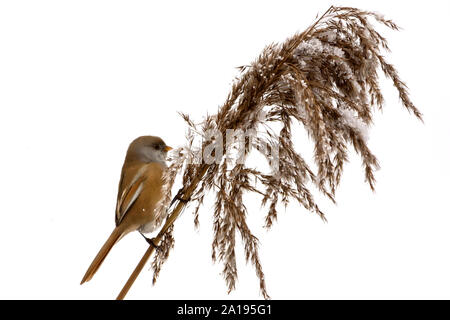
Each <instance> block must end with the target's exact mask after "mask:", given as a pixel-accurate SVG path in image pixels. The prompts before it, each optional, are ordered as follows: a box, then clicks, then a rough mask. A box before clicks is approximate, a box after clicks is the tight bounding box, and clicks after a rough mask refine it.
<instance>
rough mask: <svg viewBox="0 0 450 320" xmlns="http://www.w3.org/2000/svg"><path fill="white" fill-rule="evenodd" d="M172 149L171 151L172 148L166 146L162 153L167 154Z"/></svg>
mask: <svg viewBox="0 0 450 320" xmlns="http://www.w3.org/2000/svg"><path fill="white" fill-rule="evenodd" d="M172 149H173V148H172V147H169V146H166V147H165V148H164V151H166V152H168V151H170V150H172Z"/></svg>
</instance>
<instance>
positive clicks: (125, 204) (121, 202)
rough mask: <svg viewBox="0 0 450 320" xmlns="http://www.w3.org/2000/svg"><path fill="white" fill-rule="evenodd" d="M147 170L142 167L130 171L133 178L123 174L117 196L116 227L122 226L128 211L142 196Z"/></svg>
mask: <svg viewBox="0 0 450 320" xmlns="http://www.w3.org/2000/svg"><path fill="white" fill-rule="evenodd" d="M146 169H147V168H146V166H140V168H139V169H138V170H130V171H132V172H133V173H131V177H127V176H126V175H125V174H124V173H122V177H121V181H120V185H119V194H118V196H117V205H116V225H119V224H120V222H121V221H122V220H123V218H124V217H125V215H126V213H127V212H128V210H129V209H130V208H131V206H132V205H133V203H134V202H135V201H136V199H137V198H138V197H139V195H140V194H141V192H142V189H143V187H144V182H145V180H146V175H145V171H146Z"/></svg>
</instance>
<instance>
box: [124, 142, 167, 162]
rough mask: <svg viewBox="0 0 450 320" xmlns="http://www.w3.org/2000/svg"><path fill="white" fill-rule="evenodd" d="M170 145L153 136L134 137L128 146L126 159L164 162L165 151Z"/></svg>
mask: <svg viewBox="0 0 450 320" xmlns="http://www.w3.org/2000/svg"><path fill="white" fill-rule="evenodd" d="M170 150H172V147H169V146H167V145H166V143H165V142H164V141H163V140H162V139H161V138H160V137H155V136H142V137H139V138H136V139H135V140H134V141H133V142H132V143H131V144H130V146H129V147H128V151H127V160H128V161H132V160H137V161H142V162H148V163H150V162H160V163H163V164H164V163H165V161H166V157H167V152H168V151H170Z"/></svg>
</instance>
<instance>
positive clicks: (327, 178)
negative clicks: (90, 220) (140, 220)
mask: <svg viewBox="0 0 450 320" xmlns="http://www.w3.org/2000/svg"><path fill="white" fill-rule="evenodd" d="M374 22H375V23H380V24H382V25H384V26H387V27H388V28H390V29H393V30H398V27H397V25H396V24H395V23H394V22H392V21H391V20H386V19H385V18H383V17H382V16H381V15H379V14H376V13H372V12H367V11H362V10H359V9H355V8H348V7H331V8H329V9H328V10H327V11H326V12H325V14H324V15H323V16H322V17H320V18H319V19H317V20H316V21H315V22H314V23H313V24H312V25H311V26H310V27H309V28H308V29H307V30H306V31H304V32H302V33H298V34H295V35H294V36H293V37H291V38H289V39H287V40H286V41H285V42H283V43H281V44H271V45H269V46H267V47H266V48H265V49H264V50H263V52H262V53H261V55H260V56H259V57H258V58H257V59H256V60H255V61H254V62H253V63H252V64H251V65H249V66H243V67H240V77H239V78H238V79H237V80H236V81H235V82H234V83H233V85H232V88H231V91H230V93H229V95H228V97H227V99H226V101H225V103H224V104H223V105H222V106H221V107H220V108H219V110H218V113H217V114H216V115H207V116H206V117H205V118H204V119H203V121H202V122H201V123H195V122H194V121H193V120H192V119H190V117H189V116H188V115H186V114H182V117H183V119H184V120H185V122H186V124H187V126H188V128H189V131H188V134H187V144H186V145H185V146H184V147H183V148H180V149H177V150H175V151H174V152H173V154H172V162H171V165H170V167H169V168H168V170H167V172H166V173H165V181H166V185H165V194H166V195H167V196H166V197H164V199H163V201H161V203H160V205H159V207H158V210H169V206H170V204H171V203H170V202H171V194H170V190H171V189H172V186H173V183H174V180H175V176H176V175H177V174H180V175H182V184H183V187H182V189H181V190H180V191H179V192H178V194H177V197H175V198H174V200H173V202H174V203H175V204H176V206H175V209H174V210H172V213H171V214H169V217H168V221H167V223H166V228H163V231H162V232H163V233H162V234H160V235H161V236H160V238H162V239H163V241H162V244H161V250H160V251H159V252H158V253H157V254H156V255H155V258H154V259H155V260H154V262H153V264H152V266H153V270H154V281H155V280H156V277H157V276H158V273H159V271H160V268H161V265H162V263H163V262H164V261H165V259H167V257H168V254H169V251H170V248H172V247H173V237H172V231H173V226H171V224H172V223H173V221H174V220H175V219H176V217H177V216H178V215H179V213H180V212H181V209H182V208H183V207H184V206H185V205H186V201H185V200H191V201H192V202H193V203H195V207H194V209H193V211H194V216H195V225H196V226H197V225H198V214H199V208H200V206H201V205H202V203H203V200H204V197H205V194H207V193H209V192H214V194H215V203H214V211H213V215H212V217H213V228H214V238H213V241H212V259H213V260H214V261H219V262H221V263H223V277H224V279H225V281H226V284H227V287H228V292H230V291H231V290H233V289H235V286H236V280H237V268H236V254H235V245H236V235H237V234H238V235H239V236H240V238H241V239H242V241H243V244H244V250H245V259H246V261H248V262H251V263H252V264H253V266H254V267H255V270H256V274H257V276H258V278H259V283H260V291H261V294H262V295H263V297H264V298H269V295H268V293H267V290H266V283H265V278H264V273H263V271H262V267H261V262H260V259H259V255H258V239H257V238H256V237H255V236H254V235H253V234H252V231H251V230H250V228H249V226H248V225H247V220H246V217H247V209H246V206H245V204H244V201H243V195H244V194H245V193H254V194H259V195H261V197H262V204H263V205H264V206H265V207H266V208H267V213H266V217H265V226H266V227H267V228H270V227H271V226H272V225H273V223H274V222H275V221H276V220H277V216H278V206H279V205H280V204H284V205H287V204H288V203H289V202H290V201H291V200H294V201H296V202H298V203H299V204H301V205H302V206H303V207H304V208H306V209H307V210H309V211H312V212H314V213H316V214H318V215H319V216H320V217H321V218H322V219H325V215H324V213H323V212H322V211H321V210H320V209H319V207H318V205H317V203H316V202H315V200H314V197H313V194H312V192H311V190H310V188H311V186H314V187H317V189H318V190H319V191H320V192H321V193H323V194H325V195H326V196H327V197H328V198H329V199H331V200H332V201H333V202H334V196H335V192H336V189H337V187H338V186H339V183H340V180H341V176H342V173H343V172H342V171H343V168H344V163H345V162H347V161H348V148H349V147H351V146H353V148H354V149H355V150H356V152H357V153H358V154H359V155H360V156H361V159H362V163H363V166H364V171H365V180H366V182H367V183H368V184H369V185H370V187H371V189H372V190H374V189H375V177H374V171H375V170H376V169H377V168H378V161H377V158H376V157H375V155H373V154H372V152H371V151H370V149H369V147H368V146H367V134H368V133H367V128H368V127H369V126H370V125H371V124H372V121H373V117H372V115H373V111H374V109H376V108H378V109H381V108H382V107H383V102H384V99H383V95H382V93H381V91H380V85H379V80H378V76H379V71H380V70H381V71H382V72H383V73H384V74H385V75H386V76H387V77H388V78H390V79H391V80H392V82H393V85H394V86H395V87H396V89H397V90H398V92H399V96H400V99H401V101H402V103H403V106H404V107H405V108H406V109H407V110H408V111H410V112H411V113H413V114H414V115H415V116H416V117H417V118H419V119H421V113H420V112H419V111H418V109H417V108H416V107H415V106H414V104H413V103H412V102H411V100H410V98H409V96H408V91H407V87H406V85H405V84H404V82H402V80H401V79H400V78H399V76H398V73H397V71H396V69H395V68H394V67H393V66H392V65H391V64H389V63H388V62H387V61H386V60H385V58H384V56H383V55H382V53H381V52H382V51H383V50H389V47H388V44H387V41H386V39H385V38H384V37H383V36H381V34H380V33H378V32H377V31H376V30H375V28H374V26H373V23H374ZM274 123H277V124H279V126H280V128H281V129H280V130H279V132H278V133H276V132H275V131H274V130H273V129H271V124H274ZM295 124H300V125H302V126H303V127H304V128H305V129H306V131H307V133H308V135H309V136H310V137H311V139H312V141H313V142H314V162H315V164H316V167H317V172H314V171H313V170H312V169H311V167H310V166H309V165H308V163H307V161H306V160H305V159H304V158H303V157H302V155H301V154H300V153H299V152H298V151H297V150H296V149H295V147H294V143H293V141H292V131H291V130H292V126H293V125H295ZM230 130H233V131H232V132H234V133H235V132H240V133H241V136H242V133H244V134H246V135H245V136H244V138H243V139H240V138H239V137H238V138H237V139H234V138H233V139H228V135H227V134H229V133H230V132H231V131H230ZM252 132H253V134H249V133H252ZM211 133H212V134H211ZM225 137H227V139H226V140H227V141H226V142H224V138H225ZM198 139H201V144H200V146H196V145H195V141H196V140H198ZM211 146H213V148H211ZM239 146H240V148H239ZM238 149H239V150H240V154H239V156H238V157H231V156H228V154H229V153H231V152H233V150H238ZM252 149H253V150H257V151H260V152H261V153H262V154H263V155H264V156H265V157H266V159H267V162H268V164H269V165H270V167H271V171H270V172H268V173H264V172H262V171H260V170H258V169H255V168H252V167H250V166H249V165H250V164H248V163H247V161H246V160H247V156H248V155H249V153H250V152H251V150H252ZM205 156H206V157H208V156H209V157H210V158H211V157H212V159H213V160H214V161H209V162H208V161H206V158H205ZM182 199H184V201H181V200H182ZM168 226H170V228H168ZM166 230H167V231H166Z"/></svg>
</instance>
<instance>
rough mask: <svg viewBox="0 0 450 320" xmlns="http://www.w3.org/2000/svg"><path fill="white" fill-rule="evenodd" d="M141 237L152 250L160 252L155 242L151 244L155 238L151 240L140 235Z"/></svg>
mask: <svg viewBox="0 0 450 320" xmlns="http://www.w3.org/2000/svg"><path fill="white" fill-rule="evenodd" d="M141 235H142V236H143V237H144V239H145V241H147V243H148V244H149V245H151V246H152V247H153V248H155V249H156V250H157V251H159V250H160V248H159V246H157V245H156V244H155V242H153V240H154V239H155V238H152V239H150V238H147V237H146V236H145V235H144V234H143V233H141Z"/></svg>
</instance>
